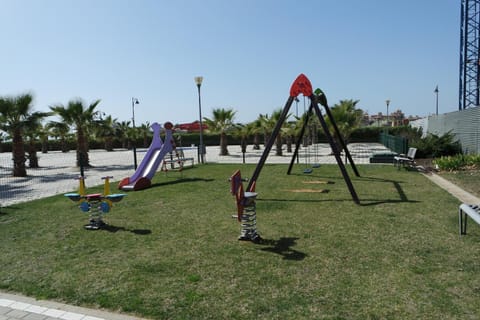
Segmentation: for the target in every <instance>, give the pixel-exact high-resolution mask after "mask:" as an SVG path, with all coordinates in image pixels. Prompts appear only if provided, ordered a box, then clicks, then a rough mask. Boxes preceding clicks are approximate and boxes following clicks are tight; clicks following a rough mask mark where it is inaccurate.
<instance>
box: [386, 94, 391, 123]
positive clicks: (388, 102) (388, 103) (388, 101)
mask: <svg viewBox="0 0 480 320" xmlns="http://www.w3.org/2000/svg"><path fill="white" fill-rule="evenodd" d="M385 103H386V104H387V127H388V122H389V119H388V106H389V105H390V99H387V100H385Z"/></svg>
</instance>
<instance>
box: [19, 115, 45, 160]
mask: <svg viewBox="0 0 480 320" xmlns="http://www.w3.org/2000/svg"><path fill="white" fill-rule="evenodd" d="M48 115H50V114H48V113H41V112H36V113H32V114H31V115H30V116H29V117H28V120H27V121H26V122H25V130H24V135H25V136H26V137H27V138H28V149H27V150H28V166H29V167H30V168H38V167H39V164H38V156H37V146H36V143H37V137H39V136H40V137H41V138H42V137H43V138H45V134H44V133H43V131H44V128H43V125H42V122H41V121H42V119H43V118H45V117H46V116H48ZM47 137H48V135H47Z"/></svg>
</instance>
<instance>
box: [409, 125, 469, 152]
mask: <svg viewBox="0 0 480 320" xmlns="http://www.w3.org/2000/svg"><path fill="white" fill-rule="evenodd" d="M410 146H411V147H415V148H417V154H416V157H417V158H439V157H442V156H453V155H457V154H461V153H462V146H461V144H460V142H458V140H455V136H454V135H453V133H451V132H450V131H449V132H447V133H445V134H444V135H443V136H438V135H435V134H431V133H429V134H428V135H427V136H426V137H425V138H423V139H416V140H414V141H412V142H411V143H410Z"/></svg>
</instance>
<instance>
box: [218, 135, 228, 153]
mask: <svg viewBox="0 0 480 320" xmlns="http://www.w3.org/2000/svg"><path fill="white" fill-rule="evenodd" d="M227 146H228V144H227V135H226V134H225V132H222V133H220V155H221V156H228V149H227Z"/></svg>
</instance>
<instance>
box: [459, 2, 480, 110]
mask: <svg viewBox="0 0 480 320" xmlns="http://www.w3.org/2000/svg"><path fill="white" fill-rule="evenodd" d="M460 23H461V25H460V79H459V102H458V108H459V110H464V109H467V108H470V107H476V106H479V105H480V70H479V69H480V55H479V54H480V52H479V49H480V0H461V14H460Z"/></svg>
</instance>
